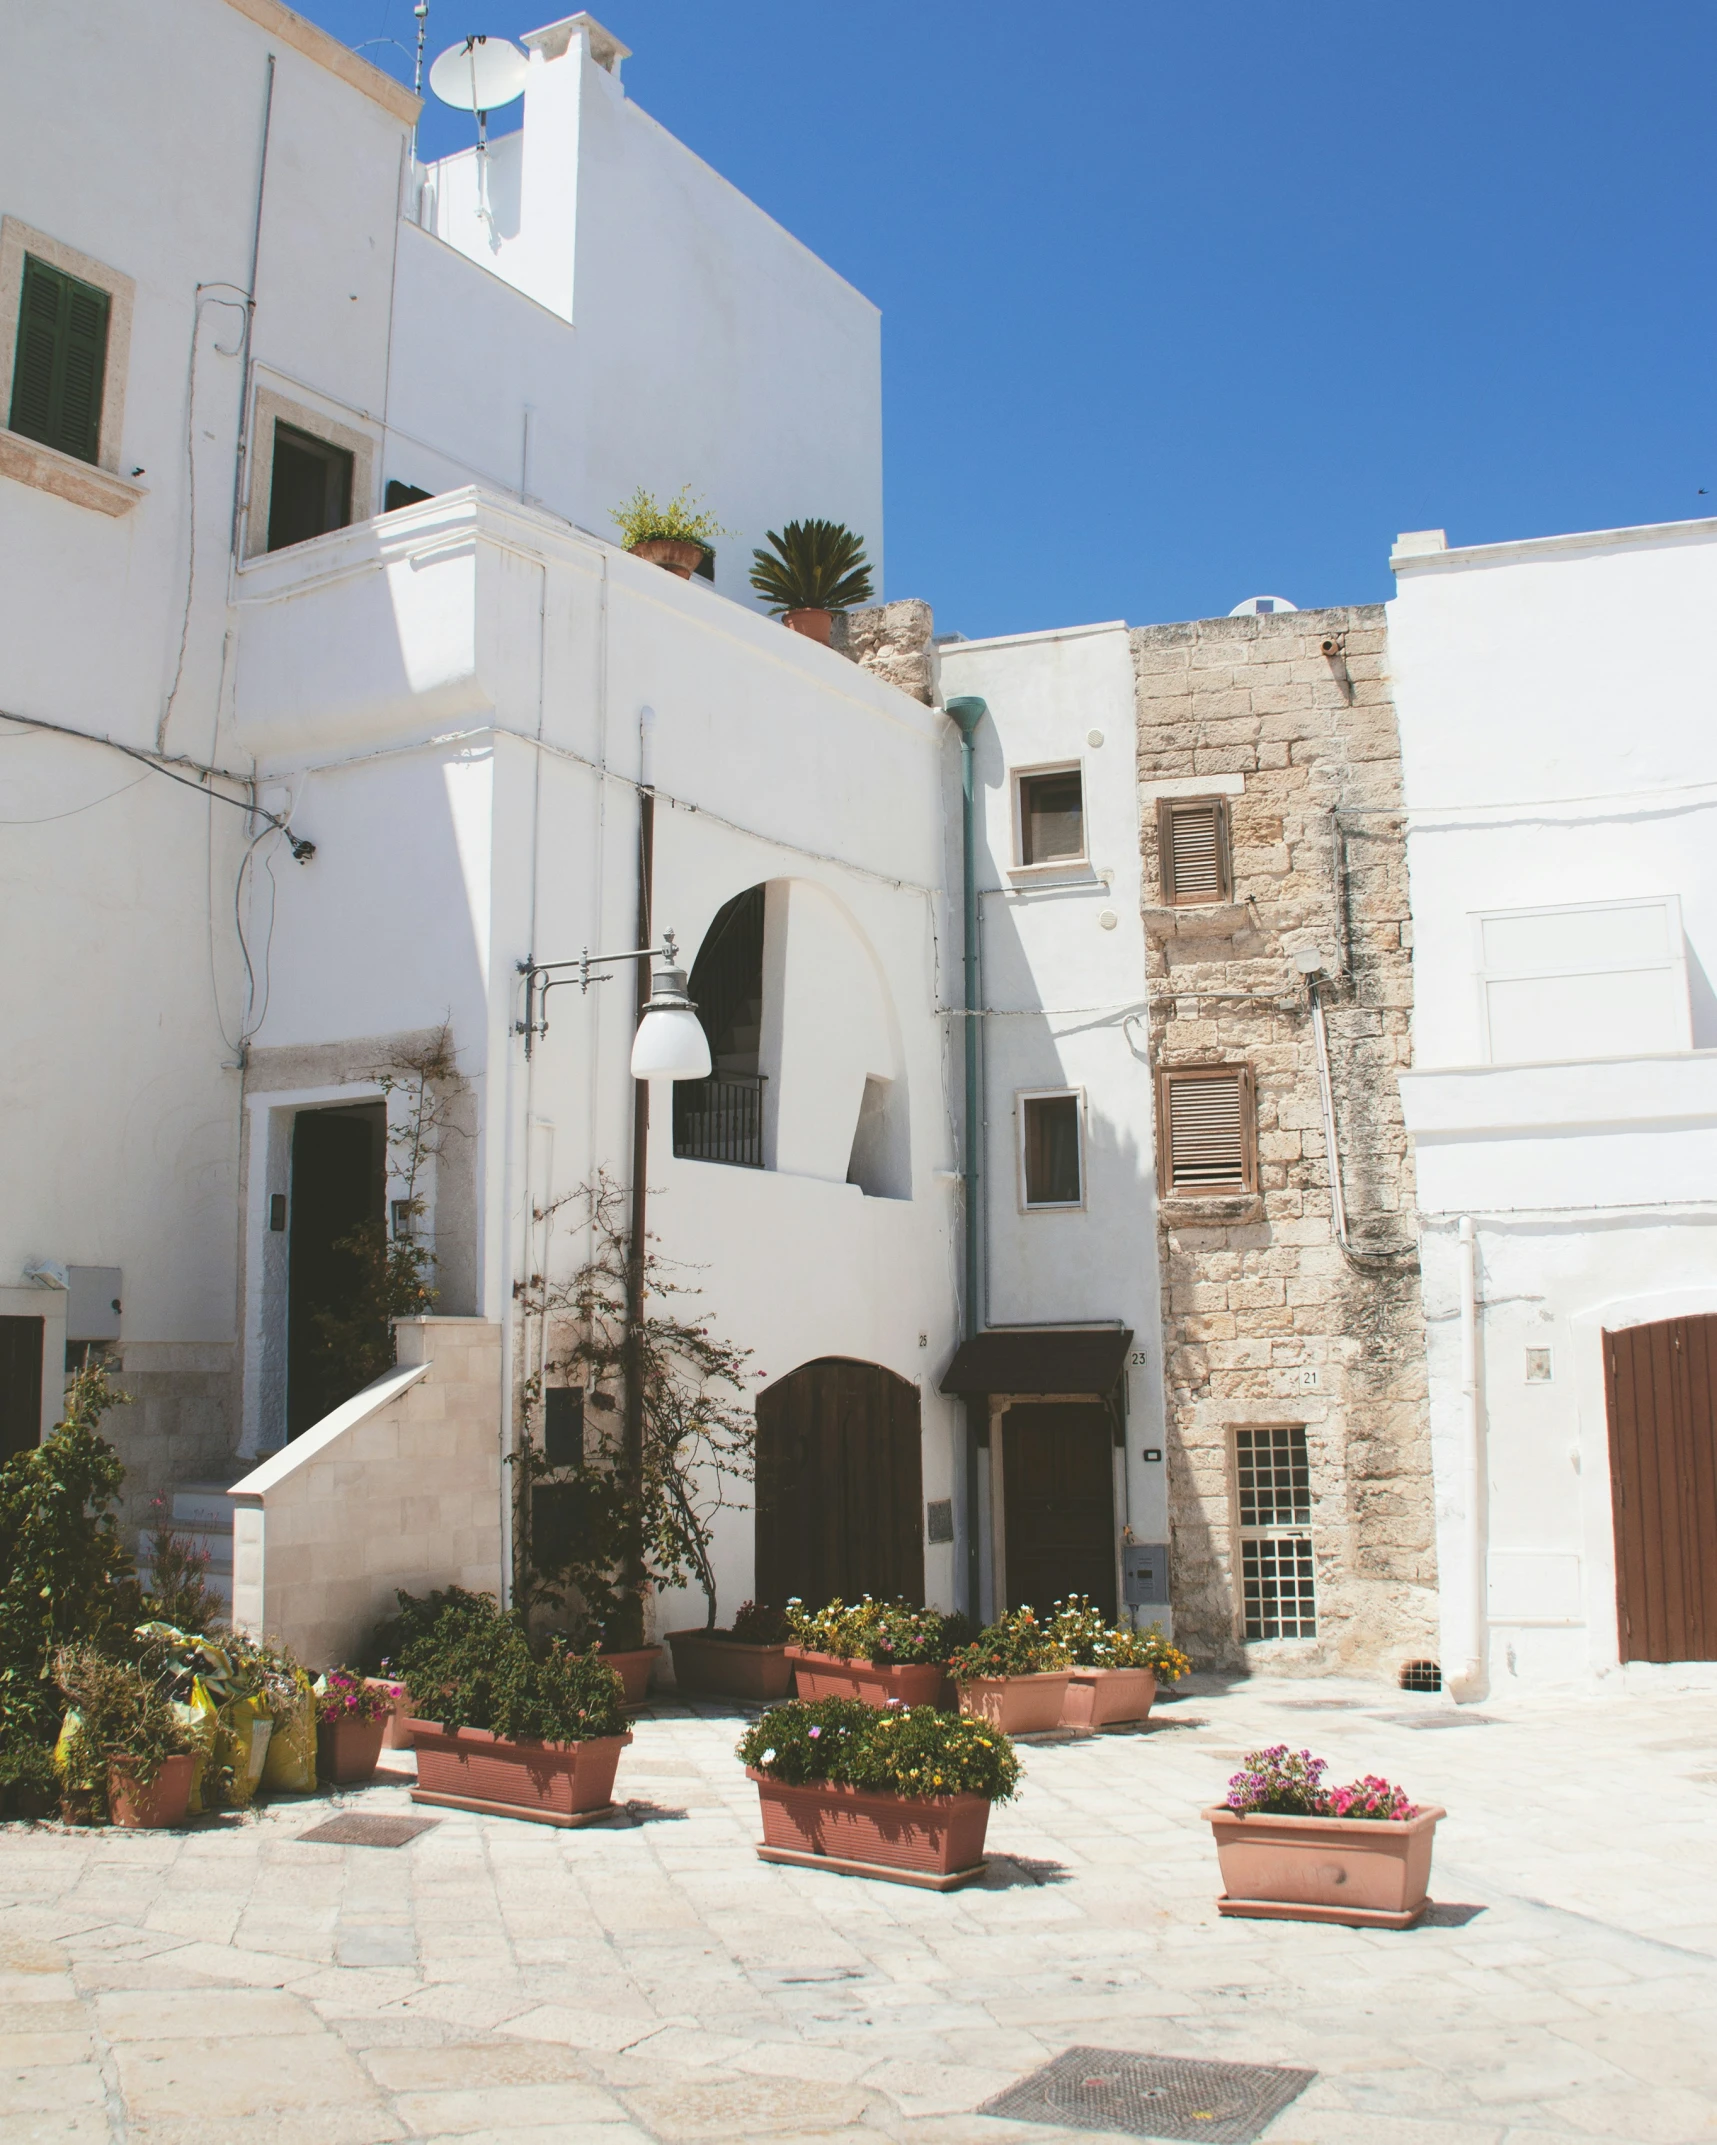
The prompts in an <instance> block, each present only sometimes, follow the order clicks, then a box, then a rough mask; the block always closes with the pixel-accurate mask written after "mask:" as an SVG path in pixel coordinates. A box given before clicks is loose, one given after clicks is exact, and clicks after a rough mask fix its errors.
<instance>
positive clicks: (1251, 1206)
mask: <svg viewBox="0 0 1717 2145" xmlns="http://www.w3.org/2000/svg"><path fill="white" fill-rule="evenodd" d="M1157 1212H1158V1214H1159V1215H1160V1216H1161V1217H1162V1219H1163V1220H1164V1221H1165V1222H1167V1223H1168V1224H1169V1225H1170V1226H1171V1227H1173V1225H1174V1224H1175V1223H1176V1222H1180V1223H1183V1224H1185V1225H1186V1226H1187V1227H1189V1228H1194V1227H1202V1228H1207V1229H1209V1228H1221V1227H1223V1226H1224V1225H1225V1224H1227V1223H1229V1222H1246V1221H1262V1220H1263V1219H1264V1195H1263V1193H1262V1192H1168V1193H1165V1194H1164V1195H1163V1197H1162V1198H1160V1199H1159V1200H1158V1201H1157Z"/></svg>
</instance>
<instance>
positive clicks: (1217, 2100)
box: [978, 2048, 1317, 2145]
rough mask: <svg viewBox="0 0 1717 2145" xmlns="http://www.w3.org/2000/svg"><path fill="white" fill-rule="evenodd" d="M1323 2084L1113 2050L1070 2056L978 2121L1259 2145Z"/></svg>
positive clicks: (1243, 2067) (1308, 2077)
mask: <svg viewBox="0 0 1717 2145" xmlns="http://www.w3.org/2000/svg"><path fill="white" fill-rule="evenodd" d="M1316 2076H1317V2072H1316V2071H1293V2070H1282V2069H1279V2068H1277V2067H1275V2066H1274V2065H1270V2064H1264V2063H1201V2062H1195V2061H1193V2060H1191V2059H1190V2058H1187V2057H1182V2056H1129V2055H1123V2054H1122V2053H1120V2051H1118V2050H1116V2049H1113V2048H1070V2049H1069V2050H1068V2051H1067V2053H1066V2054H1065V2055H1063V2056H1057V2057H1056V2059H1055V2061H1054V2062H1053V2063H1046V2064H1045V2065H1044V2066H1043V2068H1042V2070H1037V2071H1033V2072H1032V2073H1031V2075H1030V2077H1028V2078H1022V2079H1021V2080H1020V2082H1019V2084H1018V2085H1016V2086H1012V2087H1010V2088H1009V2090H1008V2091H1007V2092H1005V2093H1002V2094H998V2095H997V2097H996V2098H995V2099H994V2100H988V2101H986V2102H985V2103H984V2105H983V2106H982V2107H981V2108H980V2109H979V2110H978V2113H979V2114H980V2115H1006V2116H1011V2117H1012V2118H1013V2120H1014V2121H1015V2122H1017V2123H1057V2124H1060V2125H1061V2126H1062V2127H1063V2128H1064V2129H1065V2128H1067V2127H1069V2126H1071V2127H1072V2128H1073V2129H1075V2130H1120V2131H1124V2132H1125V2133H1126V2134H1127V2135H1128V2136H1129V2137H1135V2138H1208V2139H1211V2140H1212V2141H1213V2145H1251V2141H1252V2140H1253V2139H1254V2138H1256V2137H1257V2136H1258V2135H1259V2134H1260V2133H1261V2132H1262V2130H1263V2129H1264V2126H1265V2124H1266V2123H1268V2122H1270V2121H1272V2120H1273V2118H1274V2117H1276V2116H1278V2115H1280V2114H1281V2112H1282V2110H1283V2109H1284V2108H1285V2107H1287V2106H1288V2104H1289V2103H1290V2102H1291V2101H1294V2100H1297V2099H1298V2098H1299V2096H1300V2095H1301V2094H1302V2093H1303V2092H1304V2091H1305V2089H1306V2087H1307V2086H1308V2085H1310V2084H1311V2082H1312V2080H1313V2079H1314V2078H1315V2077H1316Z"/></svg>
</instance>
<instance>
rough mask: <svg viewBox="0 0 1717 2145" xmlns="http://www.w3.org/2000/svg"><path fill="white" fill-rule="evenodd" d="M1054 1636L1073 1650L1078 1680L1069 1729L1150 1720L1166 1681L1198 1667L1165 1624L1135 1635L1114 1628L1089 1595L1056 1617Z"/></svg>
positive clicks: (1065, 1717)
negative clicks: (1166, 1632) (1174, 1643)
mask: <svg viewBox="0 0 1717 2145" xmlns="http://www.w3.org/2000/svg"><path fill="white" fill-rule="evenodd" d="M1049 1630H1050V1636H1051V1637H1052V1638H1055V1639H1057V1640H1059V1641H1060V1643H1061V1644H1062V1645H1063V1646H1065V1647H1066V1648H1067V1655H1068V1660H1069V1662H1070V1663H1071V1665H1072V1671H1073V1673H1072V1676H1071V1679H1070V1680H1069V1682H1068V1685H1067V1695H1066V1697H1065V1699H1064V1700H1063V1701H1062V1707H1061V1725H1062V1726H1063V1727H1064V1728H1106V1727H1109V1726H1111V1725H1113V1724H1114V1723H1116V1722H1119V1721H1140V1720H1144V1719H1146V1718H1147V1717H1148V1715H1149V1713H1150V1710H1151V1706H1152V1704H1153V1703H1154V1701H1155V1699H1156V1695H1157V1686H1158V1684H1159V1683H1160V1682H1167V1683H1173V1682H1175V1681H1177V1680H1178V1679H1179V1678H1180V1677H1181V1676H1184V1675H1185V1674H1186V1672H1187V1670H1188V1669H1189V1668H1190V1667H1191V1666H1192V1663H1191V1662H1190V1661H1188V1659H1187V1657H1186V1655H1185V1654H1183V1653H1182V1652H1181V1651H1180V1650H1179V1648H1178V1647H1175V1646H1171V1645H1170V1644H1169V1642H1168V1640H1167V1639H1165V1638H1164V1637H1163V1630H1162V1626H1161V1624H1153V1625H1152V1626H1151V1628H1150V1629H1149V1631H1135V1630H1133V1629H1132V1627H1131V1626H1130V1625H1127V1624H1111V1623H1110V1622H1109V1619H1108V1618H1107V1617H1106V1616H1105V1615H1104V1614H1103V1612H1102V1610H1101V1609H1099V1608H1098V1606H1097V1604H1096V1603H1095V1602H1094V1601H1093V1600H1092V1599H1091V1597H1090V1595H1089V1594H1069V1595H1068V1597H1067V1599H1066V1600H1065V1601H1058V1602H1057V1603H1056V1604H1055V1608H1054V1610H1053V1612H1052V1613H1051V1616H1050V1621H1049Z"/></svg>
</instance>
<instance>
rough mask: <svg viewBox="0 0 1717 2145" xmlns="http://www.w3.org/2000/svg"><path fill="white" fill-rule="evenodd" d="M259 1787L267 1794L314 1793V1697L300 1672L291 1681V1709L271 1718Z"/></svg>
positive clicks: (307, 1680)
mask: <svg viewBox="0 0 1717 2145" xmlns="http://www.w3.org/2000/svg"><path fill="white" fill-rule="evenodd" d="M262 1785H263V1789H264V1792H265V1793H268V1794H271V1795H314V1794H315V1792H316V1695H315V1693H314V1691H313V1690H312V1689H311V1687H310V1678H309V1677H308V1676H307V1675H306V1674H305V1673H304V1671H303V1669H300V1670H299V1671H298V1673H297V1675H296V1676H295V1677H294V1678H293V1700H292V1710H291V1711H290V1712H289V1713H281V1714H277V1715H276V1716H275V1722H274V1733H273V1734H272V1735H271V1736H270V1737H269V1739H268V1756H267V1757H266V1759H265V1760H264V1761H263V1767H262Z"/></svg>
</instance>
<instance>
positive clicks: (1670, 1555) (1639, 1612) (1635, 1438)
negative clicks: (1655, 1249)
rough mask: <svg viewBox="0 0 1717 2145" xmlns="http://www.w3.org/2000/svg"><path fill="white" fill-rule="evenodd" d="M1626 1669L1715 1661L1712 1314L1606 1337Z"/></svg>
mask: <svg viewBox="0 0 1717 2145" xmlns="http://www.w3.org/2000/svg"><path fill="white" fill-rule="evenodd" d="M1604 1387H1605V1397H1606V1400H1607V1403H1608V1410H1609V1427H1610V1503H1611V1511H1612V1514H1613V1517H1614V1523H1615V1532H1616V1624H1617V1636H1618V1638H1619V1641H1620V1650H1621V1657H1622V1659H1623V1660H1624V1661H1713V1660H1717V1316H1707V1317H1704V1318H1666V1319H1663V1320H1661V1321H1660V1322H1659V1323H1657V1324H1656V1325H1650V1326H1627V1327H1624V1328H1623V1329H1622V1330H1621V1331H1620V1332H1617V1333H1606V1334H1605V1335H1604Z"/></svg>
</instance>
